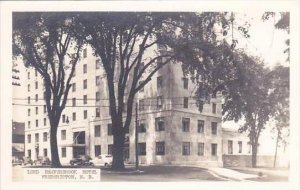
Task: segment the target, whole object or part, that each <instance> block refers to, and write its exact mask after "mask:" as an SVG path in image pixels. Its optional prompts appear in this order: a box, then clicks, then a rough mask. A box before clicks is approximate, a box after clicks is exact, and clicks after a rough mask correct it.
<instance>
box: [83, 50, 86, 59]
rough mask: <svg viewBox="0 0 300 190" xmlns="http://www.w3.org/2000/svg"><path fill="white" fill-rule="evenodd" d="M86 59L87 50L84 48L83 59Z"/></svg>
mask: <svg viewBox="0 0 300 190" xmlns="http://www.w3.org/2000/svg"><path fill="white" fill-rule="evenodd" d="M86 57H87V49H86V48H85V49H84V50H83V58H86Z"/></svg>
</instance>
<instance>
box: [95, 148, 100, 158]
mask: <svg viewBox="0 0 300 190" xmlns="http://www.w3.org/2000/svg"><path fill="white" fill-rule="evenodd" d="M100 154H101V145H95V156H99V155H100Z"/></svg>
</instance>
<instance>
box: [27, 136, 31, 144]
mask: <svg viewBox="0 0 300 190" xmlns="http://www.w3.org/2000/svg"><path fill="white" fill-rule="evenodd" d="M27 142H28V143H31V135H27Z"/></svg>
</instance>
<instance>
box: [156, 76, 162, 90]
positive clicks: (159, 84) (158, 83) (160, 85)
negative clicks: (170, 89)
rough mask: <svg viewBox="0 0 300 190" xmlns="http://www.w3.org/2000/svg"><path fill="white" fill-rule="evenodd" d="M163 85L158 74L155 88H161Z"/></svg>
mask: <svg viewBox="0 0 300 190" xmlns="http://www.w3.org/2000/svg"><path fill="white" fill-rule="evenodd" d="M162 87H163V77H162V76H159V77H157V89H159V88H162Z"/></svg>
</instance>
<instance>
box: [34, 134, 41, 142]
mask: <svg viewBox="0 0 300 190" xmlns="http://www.w3.org/2000/svg"><path fill="white" fill-rule="evenodd" d="M34 136H35V142H36V143H38V142H39V141H40V138H39V134H38V133H36V134H35V135H34Z"/></svg>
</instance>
